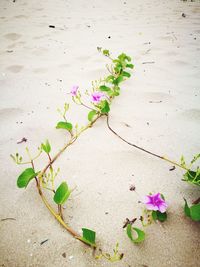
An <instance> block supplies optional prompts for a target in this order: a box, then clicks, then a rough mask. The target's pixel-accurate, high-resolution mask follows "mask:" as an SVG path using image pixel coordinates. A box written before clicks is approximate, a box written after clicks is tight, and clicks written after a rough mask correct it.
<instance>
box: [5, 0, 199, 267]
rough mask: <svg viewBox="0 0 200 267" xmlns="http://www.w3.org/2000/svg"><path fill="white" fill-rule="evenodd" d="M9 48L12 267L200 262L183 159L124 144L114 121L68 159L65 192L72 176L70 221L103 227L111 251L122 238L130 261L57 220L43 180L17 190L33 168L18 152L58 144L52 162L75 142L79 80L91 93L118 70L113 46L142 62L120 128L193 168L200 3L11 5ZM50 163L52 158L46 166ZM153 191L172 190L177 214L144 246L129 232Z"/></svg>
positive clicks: (118, 115)
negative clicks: (111, 68)
mask: <svg viewBox="0 0 200 267" xmlns="http://www.w3.org/2000/svg"><path fill="white" fill-rule="evenodd" d="M49 25H52V26H55V27H49ZM0 44H1V46H0V90H1V97H0V120H1V126H0V127H1V136H0V165H1V178H0V181H1V182H0V188H1V190H0V191H1V194H0V203H1V208H0V266H2V267H3V266H4V267H14V266H16V267H31V266H32V267H36V266H37V267H53V266H70V267H93V266H99V267H100V266H106V267H109V266H116V267H197V266H198V265H199V262H200V243H199V234H200V224H199V223H198V222H193V221H192V220H190V218H187V217H186V216H185V215H184V212H183V206H184V201H183V198H186V199H187V200H188V202H189V203H192V201H194V200H195V199H197V198H198V197H199V188H197V187H195V186H192V185H189V184H187V183H185V182H183V181H181V179H182V175H183V174H184V172H183V170H181V169H179V168H178V167H176V169H175V170H173V171H170V168H171V167H172V165H173V164H170V163H167V162H165V161H162V160H159V159H158V158H155V157H152V156H151V155H148V154H146V153H143V152H142V151H139V150H136V149H134V148H133V147H131V146H128V145H127V144H125V143H124V142H122V141H121V140H120V139H119V138H117V137H116V136H115V135H113V134H112V133H111V132H110V131H109V130H108V128H107V126H106V119H105V118H101V119H99V120H98V121H97V123H96V124H95V125H94V126H93V127H92V128H91V129H89V130H87V131H85V132H84V133H83V134H82V135H81V136H80V137H79V139H78V140H77V141H76V142H75V143H74V144H73V146H71V147H70V148H69V149H68V150H66V151H65V152H64V153H63V155H61V157H60V158H59V159H58V160H57V161H56V163H55V167H60V173H59V175H58V178H57V179H56V186H57V185H59V183H60V182H61V181H63V180H66V181H67V183H68V184H69V186H70V187H71V188H75V190H74V191H73V193H72V194H71V196H70V198H69V200H68V202H67V203H66V205H65V206H66V209H65V210H64V217H65V220H66V221H67V222H68V224H69V225H70V226H73V228H74V229H76V231H77V232H79V233H80V232H81V228H82V227H86V228H90V229H93V230H95V231H96V241H97V245H98V247H100V248H101V249H103V251H104V252H108V253H112V250H113V248H114V247H115V245H116V243H117V242H118V243H119V251H120V252H121V253H124V257H123V259H122V260H121V261H118V262H115V263H111V262H109V261H107V260H105V259H99V260H97V259H95V258H94V257H93V255H92V249H91V248H90V247H87V246H86V245H84V244H83V243H81V242H79V241H77V240H76V239H74V238H73V237H72V236H71V235H70V234H69V233H68V232H67V231H66V230H65V229H64V228H62V226H61V225H60V224H59V223H58V222H57V221H56V220H55V219H54V218H53V216H52V215H51V214H50V212H49V211H48V210H47V209H46V207H45V205H44V203H43V202H42V201H41V199H40V196H39V194H38V192H37V190H36V187H35V183H34V182H31V183H30V184H29V186H28V187H27V188H26V190H24V189H19V188H17V185H16V180H17V177H18V175H19V174H20V172H22V171H23V169H24V166H16V165H15V164H14V162H13V161H12V159H11V158H10V154H13V153H16V152H19V153H20V154H22V155H25V148H26V147H27V146H28V147H29V149H30V150H31V151H32V152H33V154H34V153H36V150H37V148H38V147H39V146H40V144H41V143H42V142H44V141H45V140H46V139H47V138H48V140H49V141H50V143H51V146H52V155H54V154H56V153H57V151H58V150H59V149H60V148H61V147H62V146H63V145H64V143H65V142H66V139H67V138H68V136H66V133H65V132H64V131H62V130H57V129H55V126H56V123H57V122H58V121H59V120H60V117H59V114H58V112H57V108H62V107H63V104H64V102H70V101H71V100H70V99H71V97H70V95H69V94H67V93H68V92H69V91H70V89H71V87H72V86H73V85H74V84H77V85H79V88H80V90H81V91H82V92H84V91H85V90H86V89H89V88H91V81H92V80H96V79H99V78H101V77H104V76H105V75H107V70H106V68H105V65H106V64H108V63H109V60H108V59H107V58H105V57H103V56H102V55H101V54H100V53H99V52H98V51H97V47H103V48H106V49H109V50H110V52H111V53H112V55H113V57H115V56H118V55H119V54H120V53H122V52H124V53H126V54H128V55H129V56H130V57H131V58H132V60H133V63H134V65H135V68H134V70H133V71H132V76H131V78H130V79H128V80H127V81H126V82H124V83H123V85H122V91H121V95H120V96H119V97H117V98H116V99H115V100H114V101H113V103H112V106H111V111H110V124H111V126H112V128H113V129H114V130H115V131H117V133H118V134H120V135H121V136H123V137H124V138H125V139H126V140H129V141H130V142H133V143H135V144H137V145H139V146H141V147H144V148H146V149H148V150H150V151H153V152H154V153H157V154H159V155H162V156H167V157H168V158H170V159H172V160H175V161H178V162H179V161H180V157H181V155H184V156H185V158H186V160H187V161H190V160H191V159H192V157H193V156H194V155H195V154H198V153H199V152H200V138H199V132H200V2H199V1H194V2H190V1H187V2H183V1H179V0H169V1H164V0H152V1H147V0H143V1H136V0H110V1H105V0H87V1H84V0H74V1H72V0H54V1H53V0H46V1H39V0H34V1H33V0H29V1H28V0H15V1H11V0H9V1H8V0H1V1H0ZM87 112H88V111H87V110H85V109H84V108H83V107H80V106H75V105H72V108H71V111H70V113H69V114H70V121H72V122H73V123H74V124H75V123H76V122H79V124H80V125H85V124H86V123H87ZM24 137H25V138H26V139H27V142H23V143H20V144H18V143H17V142H19V141H20V140H21V139H22V138H24ZM24 157H25V158H26V156H24ZM46 162H47V158H46V157H45V155H44V156H42V157H41V160H39V161H37V169H38V170H40V169H42V168H43V167H44V166H45V164H46ZM131 185H134V186H135V187H136V192H134V191H130V186H131ZM149 192H152V193H156V192H161V193H163V194H164V195H165V198H166V201H167V203H168V219H167V221H166V222H164V223H157V224H156V223H154V224H152V225H151V226H148V227H146V228H145V232H146V240H145V241H144V242H143V243H141V244H138V245H135V244H133V243H132V242H131V240H130V239H129V238H128V237H127V235H126V233H125V231H124V229H123V228H122V227H123V224H124V221H125V219H126V218H129V219H133V218H134V217H139V216H140V215H141V212H142V207H143V206H142V205H141V204H140V203H138V201H141V200H142V197H143V196H145V195H147V194H148V193H149ZM47 195H49V197H50V195H51V192H49V193H48V192H47ZM6 218H12V219H6ZM134 226H135V227H141V223H140V221H139V220H137V221H136V222H135V223H134ZM45 240H47V241H46V242H45V243H43V244H41V242H43V241H45ZM97 254H98V253H97Z"/></svg>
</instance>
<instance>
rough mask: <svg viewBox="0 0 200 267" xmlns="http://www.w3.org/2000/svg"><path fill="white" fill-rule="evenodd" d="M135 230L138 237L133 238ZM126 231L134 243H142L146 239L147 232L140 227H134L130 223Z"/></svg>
mask: <svg viewBox="0 0 200 267" xmlns="http://www.w3.org/2000/svg"><path fill="white" fill-rule="evenodd" d="M133 230H134V231H135V232H136V234H137V237H136V238H133V235H132V231H133ZM126 233H127V235H128V237H129V238H130V239H131V241H132V242H133V243H140V242H142V241H144V240H145V232H144V231H142V230H140V229H139V228H136V227H132V226H131V225H130V224H128V225H127V227H126Z"/></svg>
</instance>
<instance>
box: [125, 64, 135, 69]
mask: <svg viewBox="0 0 200 267" xmlns="http://www.w3.org/2000/svg"><path fill="white" fill-rule="evenodd" d="M126 68H129V69H133V68H134V65H133V64H126Z"/></svg>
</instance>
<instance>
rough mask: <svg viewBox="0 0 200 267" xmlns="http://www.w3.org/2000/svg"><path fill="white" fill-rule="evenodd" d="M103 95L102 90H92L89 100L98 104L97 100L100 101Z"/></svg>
mask: <svg viewBox="0 0 200 267" xmlns="http://www.w3.org/2000/svg"><path fill="white" fill-rule="evenodd" d="M104 97H105V94H104V93H103V92H98V91H96V92H94V93H93V94H92V96H91V101H92V102H93V103H94V104H98V103H99V102H101V100H102V99H103V98H104Z"/></svg>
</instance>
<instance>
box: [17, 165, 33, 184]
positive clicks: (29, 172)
mask: <svg viewBox="0 0 200 267" xmlns="http://www.w3.org/2000/svg"><path fill="white" fill-rule="evenodd" d="M37 174H38V173H35V171H34V170H33V168H27V169H26V170H25V171H23V172H22V173H21V174H20V176H19V177H18V178H17V186H18V187H19V188H24V187H27V185H28V184H29V182H30V181H31V180H32V179H33V178H34V177H36V176H37Z"/></svg>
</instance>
